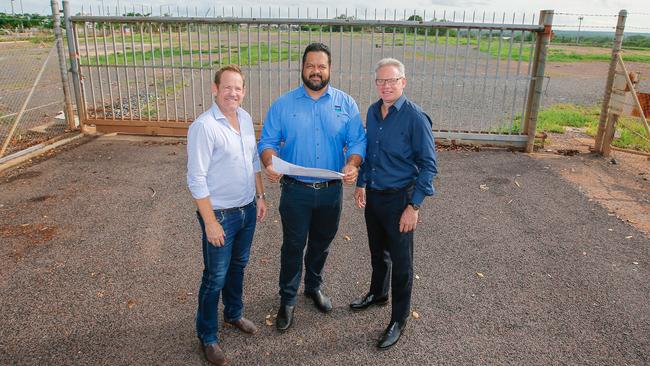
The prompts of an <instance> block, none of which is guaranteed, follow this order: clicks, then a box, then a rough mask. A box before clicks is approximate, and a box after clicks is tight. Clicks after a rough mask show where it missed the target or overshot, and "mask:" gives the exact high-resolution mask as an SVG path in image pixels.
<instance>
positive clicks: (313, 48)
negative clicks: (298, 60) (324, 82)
mask: <svg viewBox="0 0 650 366" xmlns="http://www.w3.org/2000/svg"><path fill="white" fill-rule="evenodd" d="M309 52H325V54H326V55H327V64H328V65H331V64H332V54H331V53H330V48H329V47H327V46H326V45H324V44H323V43H312V44H310V45H309V46H307V48H305V53H303V54H302V64H303V65H304V64H305V61H307V54H308V53H309Z"/></svg>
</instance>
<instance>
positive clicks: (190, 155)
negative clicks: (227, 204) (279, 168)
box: [187, 123, 259, 199]
mask: <svg viewBox="0 0 650 366" xmlns="http://www.w3.org/2000/svg"><path fill="white" fill-rule="evenodd" d="M213 148H214V138H213V137H212V136H210V135H209V134H208V131H206V129H205V125H204V124H202V123H193V124H192V125H191V126H190V128H189V130H188V133H187V187H188V188H189V190H190V192H191V193H192V197H194V199H201V198H206V197H209V196H210V190H209V189H208V181H207V176H208V169H209V168H210V162H211V160H212V150H213ZM258 165H259V162H258Z"/></svg>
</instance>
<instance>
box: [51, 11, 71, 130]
mask: <svg viewBox="0 0 650 366" xmlns="http://www.w3.org/2000/svg"><path fill="white" fill-rule="evenodd" d="M52 19H53V22H54V42H55V44H56V51H57V53H58V55H59V71H60V72H61V83H62V84H63V99H64V102H65V108H64V109H63V113H65V120H66V122H68V127H69V128H70V129H74V128H75V127H76V125H75V122H74V110H73V108H72V99H71V98H70V85H69V84H68V71H67V70H66V67H65V66H66V63H65V50H64V49H63V33H62V31H61V15H60V10H59V1H58V0H52Z"/></svg>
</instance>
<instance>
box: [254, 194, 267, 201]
mask: <svg viewBox="0 0 650 366" xmlns="http://www.w3.org/2000/svg"><path fill="white" fill-rule="evenodd" d="M255 199H256V200H266V192H264V193H262V194H256V195H255Z"/></svg>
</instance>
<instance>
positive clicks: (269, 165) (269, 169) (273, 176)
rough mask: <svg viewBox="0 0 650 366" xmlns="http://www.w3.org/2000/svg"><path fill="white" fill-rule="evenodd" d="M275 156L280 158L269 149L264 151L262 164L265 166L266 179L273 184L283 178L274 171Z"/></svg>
mask: <svg viewBox="0 0 650 366" xmlns="http://www.w3.org/2000/svg"><path fill="white" fill-rule="evenodd" d="M273 156H278V153H277V152H276V151H275V150H273V149H270V148H269V149H266V150H264V151H262V164H264V172H265V173H266V178H267V179H268V180H269V181H270V182H272V183H277V182H279V181H280V178H282V174H280V173H278V172H276V171H275V170H274V169H273Z"/></svg>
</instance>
